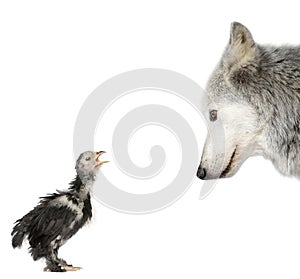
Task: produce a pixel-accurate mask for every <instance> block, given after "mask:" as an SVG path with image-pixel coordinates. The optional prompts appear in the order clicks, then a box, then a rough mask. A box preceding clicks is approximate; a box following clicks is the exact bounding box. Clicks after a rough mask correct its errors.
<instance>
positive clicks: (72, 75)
mask: <svg viewBox="0 0 300 279" xmlns="http://www.w3.org/2000/svg"><path fill="white" fill-rule="evenodd" d="M232 21H240V22H241V23H243V24H245V25H246V26H247V27H248V28H249V29H250V30H251V32H252V34H253V36H254V38H255V40H256V41H257V42H259V43H274V44H282V43H295V44H296V43H299V41H300V37H299V23H300V22H299V21H300V20H299V8H298V7H297V1H294V2H292V1H278V2H274V1H272V2H263V1H259V2H258V3H256V2H254V1H248V2H242V1H219V2H217V1H212V0H211V1H207V2H204V1H187V0H185V1H154V0H152V1H105V2H104V1H74V0H72V1H1V4H0V40H1V41H0V74H1V82H0V92H1V102H0V114H1V115H0V121H1V147H0V148H1V152H0V154H1V159H0V164H1V166H0V170H1V187H2V189H1V203H0V205H1V211H0V212H1V220H2V221H1V230H0V233H1V235H0V236H1V237H0V241H1V249H0V254H1V258H2V259H3V258H4V260H2V262H1V269H2V273H3V274H4V273H5V272H9V276H10V277H11V278H14V276H30V277H31V278H43V277H46V276H49V274H48V273H43V272H42V268H43V267H44V263H43V262H42V261H39V262H34V261H33V260H32V259H31V257H30V255H29V254H28V253H27V251H26V248H25V249H21V250H18V249H17V250H13V249H12V247H11V238H10V232H11V229H12V226H13V222H14V221H15V220H16V219H18V218H20V217H21V216H23V215H24V214H25V213H27V211H29V210H30V209H32V207H33V206H34V205H35V204H36V203H37V202H38V197H39V196H43V195H45V194H46V193H49V192H53V191H55V189H57V188H59V189H64V188H66V187H67V183H68V182H69V181H70V180H71V179H72V178H73V176H74V169H73V168H74V158H73V150H72V144H73V137H72V136H73V128H74V124H75V120H76V117H77V114H78V111H79V109H80V107H81V105H82V103H83V102H84V100H85V99H86V98H87V96H88V95H89V94H90V93H91V92H92V91H93V90H94V89H95V88H96V87H97V86H98V85H99V84H101V83H102V82H103V81H105V80H106V79H108V78H110V77H113V76H114V75H116V74H119V73H122V72H125V71H129V70H132V69H137V68H145V67H157V68H165V69H170V70H173V71H177V72H179V73H182V74H184V75H186V76H188V77H190V78H191V79H193V80H194V81H196V82H197V83H198V84H200V85H201V86H202V87H204V86H205V82H206V80H207V78H208V76H209V74H210V72H211V71H212V69H213V67H214V66H215V64H216V63H217V61H218V59H219V57H220V55H221V52H222V50H223V49H224V47H225V45H226V43H227V42H228V36H229V26H230V23H231V22H232ZM112 109H113V108H112ZM113 113H114V115H115V114H117V113H118V110H115V111H114V112H113ZM186 113H187V114H188V113H189V112H188V111H186ZM108 121H109V120H108ZM192 122H193V121H192V120H191V123H192ZM198 123H199V130H197V131H195V134H196V135H197V137H198V138H199V150H195V152H199V156H200V152H201V149H202V143H203V141H204V138H205V133H206V132H205V125H204V123H203V122H201V120H199V122H198ZM193 127H194V126H193ZM154 131H155V129H154ZM104 132H105V131H100V130H99V131H97V138H98V136H99V135H100V136H99V141H97V143H96V145H97V146H96V147H97V148H98V147H99V149H104V150H108V151H109V150H110V148H111V146H110V142H109V141H107V140H103V141H101V133H104ZM152 132H153V131H152ZM158 133H159V131H157V134H155V132H154V135H153V136H154V137H155V141H157V139H159V134H158ZM105 136H106V137H107V136H108V135H105ZM165 136H166V137H167V136H171V135H165ZM143 137H145V138H147V132H144V134H143V133H141V134H140V135H139V136H138V135H137V137H136V140H135V141H133V143H135V144H136V145H137V147H136V148H137V149H135V147H134V148H133V147H132V146H131V147H130V152H131V156H132V158H133V159H134V160H135V162H136V163H138V164H140V165H147V160H146V159H147V158H148V157H147V156H148V151H149V148H148V147H147V149H146V150H144V151H143ZM103 138H104V137H103ZM135 150H138V151H136V152H137V153H136V154H135ZM174 150H175V151H176V150H177V149H176V147H175V149H174ZM174 153H176V152H174ZM138 154H142V155H141V156H140V157H139V155H138ZM168 156H175V157H169V158H172V159H171V160H170V159H169V160H168V163H169V164H172V160H173V159H174V158H177V159H178V160H180V156H179V157H178V156H177V157H176V154H175V155H174V154H172V153H171V154H169V153H168ZM106 157H107V158H108V159H112V158H110V154H109V153H108V154H107V156H106ZM173 161H174V160H173ZM110 164H111V165H114V162H113V160H112V162H111V163H110ZM109 168H110V166H109V164H107V165H105V166H103V172H109V171H108V170H109ZM175 168H176V166H175ZM115 177H118V173H117V171H116V173H115ZM119 182H120V183H121V182H122V180H120V181H119ZM201 185H202V182H201V181H200V180H195V181H194V183H193V184H192V186H191V188H190V189H189V190H188V192H187V193H186V194H185V195H184V196H183V197H182V198H181V199H180V200H179V201H178V202H176V203H175V204H173V205H172V206H170V207H168V208H167V209H165V210H162V211H159V212H157V213H154V214H148V215H128V214H122V213H119V212H116V211H114V210H111V209H109V208H106V207H104V206H103V205H102V204H100V203H98V202H96V201H95V200H94V202H93V206H94V216H95V217H94V218H93V221H92V222H91V224H90V225H88V226H86V227H85V228H84V229H82V230H81V231H80V232H79V233H78V234H77V235H76V236H75V237H74V238H72V239H71V240H70V241H69V242H68V243H67V244H66V245H65V246H64V247H63V248H62V249H61V250H60V252H61V253H60V254H61V256H62V257H64V258H66V259H67V260H68V261H70V262H71V263H73V264H74V265H79V266H83V267H84V269H83V270H81V271H79V272H77V273H68V274H65V275H64V276H67V277H71V276H72V277H73V276H74V277H76V278H78V277H80V276H89V278H96V277H97V278H131V279H134V278H231V279H233V278H238V279H240V278H290V279H291V278H299V276H300V269H299V260H300V226H299V219H300V218H299V217H300V184H299V182H298V181H296V180H295V179H292V178H286V177H282V176H281V175H280V174H278V173H277V172H276V171H275V169H274V168H273V166H272V165H271V163H270V162H268V161H265V160H264V159H262V158H251V159H249V160H248V161H247V162H246V163H245V164H244V166H243V167H242V168H241V170H240V171H239V173H238V174H237V175H236V176H235V177H233V178H231V179H225V180H221V181H219V183H218V185H217V187H216V189H215V190H214V191H213V192H212V193H211V195H209V196H208V197H207V198H206V199H205V200H199V199H198V197H199V193H200V189H201ZM124 187H126V189H127V190H130V185H128V184H126V185H125V186H124ZM134 187H135V188H136V187H137V186H136V185H135V186H134ZM141 187H142V185H141ZM147 187H149V185H148V186H147ZM155 187H157V186H155ZM150 188H151V187H149V190H150ZM155 189H157V188H155ZM135 191H137V189H135ZM150 191H151V190H150ZM25 247H26V245H25Z"/></svg>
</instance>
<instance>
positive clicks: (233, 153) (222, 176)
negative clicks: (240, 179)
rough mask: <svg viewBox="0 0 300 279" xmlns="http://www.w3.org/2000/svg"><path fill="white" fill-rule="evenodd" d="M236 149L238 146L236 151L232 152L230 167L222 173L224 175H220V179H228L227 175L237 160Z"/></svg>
mask: <svg viewBox="0 0 300 279" xmlns="http://www.w3.org/2000/svg"><path fill="white" fill-rule="evenodd" d="M236 148H237V146H236V147H235V148H234V150H233V152H232V155H231V157H230V161H229V163H228V165H227V166H226V168H225V169H224V170H223V171H222V173H221V175H220V178H224V177H226V175H227V174H228V173H229V172H230V171H231V168H232V163H233V161H234V159H235V154H236Z"/></svg>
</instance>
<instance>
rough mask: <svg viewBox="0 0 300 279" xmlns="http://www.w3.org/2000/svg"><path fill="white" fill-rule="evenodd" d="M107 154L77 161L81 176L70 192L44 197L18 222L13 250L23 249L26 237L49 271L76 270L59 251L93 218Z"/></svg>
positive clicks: (83, 156)
mask: <svg viewBox="0 0 300 279" xmlns="http://www.w3.org/2000/svg"><path fill="white" fill-rule="evenodd" d="M103 153H105V152H104V151H100V152H92V151H87V152H84V153H82V154H81V155H80V156H79V158H78V159H77V162H76V167H75V169H76V172H77V175H76V177H75V179H74V180H73V181H72V182H71V183H70V187H69V189H68V190H67V191H57V193H53V194H50V195H48V196H46V197H42V198H41V201H40V202H39V204H38V205H37V206H36V207H35V208H34V209H33V210H31V211H30V212H29V213H28V214H26V215H25V216H24V217H23V218H21V219H19V220H17V221H16V222H15V226H14V228H13V231H12V233H11V235H12V246H13V248H16V247H21V246H22V243H23V241H24V239H25V238H27V239H28V241H29V244H30V253H31V255H32V257H33V259H34V260H35V261H36V260H38V259H41V258H45V259H46V267H45V269H44V270H45V271H52V272H64V271H75V270H78V269H80V268H79V267H73V266H72V265H70V264H68V263H67V262H66V261H65V260H63V259H60V258H59V257H58V249H59V248H60V247H61V246H62V245H63V244H64V243H66V241H67V240H68V239H70V238H71V237H72V236H73V235H74V234H75V233H76V232H77V231H78V230H79V229H80V228H82V227H83V226H84V224H85V223H86V222H87V221H88V220H90V219H91V217H92V206H91V201H90V190H91V187H92V186H93V183H94V181H95V178H96V174H97V172H98V170H99V168H100V167H101V166H102V165H103V164H104V163H107V162H108V161H100V160H99V157H100V155H101V154H103Z"/></svg>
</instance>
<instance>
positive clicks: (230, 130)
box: [197, 22, 300, 180]
mask: <svg viewBox="0 0 300 279" xmlns="http://www.w3.org/2000/svg"><path fill="white" fill-rule="evenodd" d="M206 93H207V103H206V112H205V114H206V116H207V118H208V121H209V127H208V135H207V138H206V141H205V144H204V148H203V153H202V157H201V162H200V165H199V168H198V170H197V176H198V178H200V179H204V180H206V179H207V180H209V179H217V178H227V177H231V176H233V175H234V174H236V173H237V171H238V170H239V169H240V167H241V166H242V164H243V163H244V162H245V161H246V160H247V158H249V157H251V156H257V155H259V156H263V157H265V158H266V159H268V160H271V161H272V163H273V164H274V166H275V168H276V169H277V170H278V171H279V172H280V173H281V174H283V175H286V176H293V177H297V178H300V46H288V45H285V46H280V47H277V46H273V45H260V44H258V43H256V42H255V41H254V39H253V37H252V34H251V33H250V31H249V30H248V29H247V28H246V27H245V26H244V25H242V24H240V23H238V22H233V23H232V24H231V28H230V39H229V43H228V44H227V46H226V48H225V50H224V52H223V55H222V57H221V59H220V61H219V63H218V64H217V66H216V68H215V69H214V71H213V73H212V74H211V76H210V78H209V80H208V83H207V86H206ZM218 136H219V137H222V136H223V140H216V139H218Z"/></svg>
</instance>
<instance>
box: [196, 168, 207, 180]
mask: <svg viewBox="0 0 300 279" xmlns="http://www.w3.org/2000/svg"><path fill="white" fill-rule="evenodd" d="M197 176H198V177H199V178H200V179H204V178H205V176H206V169H205V168H202V167H199V168H198V171H197Z"/></svg>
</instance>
